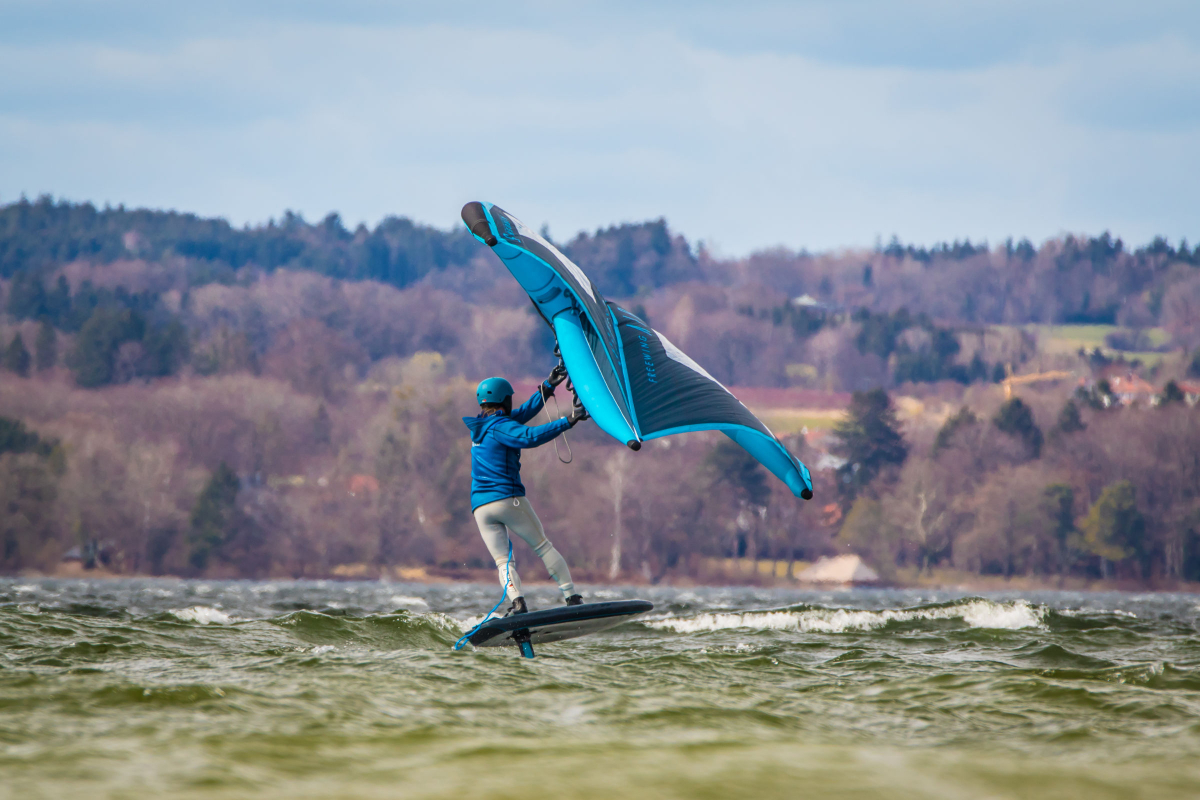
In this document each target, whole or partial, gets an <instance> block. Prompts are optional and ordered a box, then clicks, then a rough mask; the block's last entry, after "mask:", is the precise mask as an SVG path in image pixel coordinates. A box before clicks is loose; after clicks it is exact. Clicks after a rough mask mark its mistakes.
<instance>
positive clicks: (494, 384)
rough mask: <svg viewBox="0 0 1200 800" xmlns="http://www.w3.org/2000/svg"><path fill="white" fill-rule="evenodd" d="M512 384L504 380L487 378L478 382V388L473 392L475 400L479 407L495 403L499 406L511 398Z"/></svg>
mask: <svg viewBox="0 0 1200 800" xmlns="http://www.w3.org/2000/svg"><path fill="white" fill-rule="evenodd" d="M512 395H513V388H512V384H511V383H509V382H508V381H506V380H504V378H487V379H486V380H482V381H480V382H479V388H477V389H476V390H475V399H476V400H478V401H479V405H483V404H484V403H495V404H497V405H499V404H500V403H503V402H504V401H505V400H507V399H508V398H510V397H512Z"/></svg>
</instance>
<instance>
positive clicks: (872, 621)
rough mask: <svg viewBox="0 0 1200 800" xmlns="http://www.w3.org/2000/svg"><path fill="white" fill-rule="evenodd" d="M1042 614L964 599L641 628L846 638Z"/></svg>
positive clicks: (1003, 624) (987, 624) (673, 620)
mask: <svg viewBox="0 0 1200 800" xmlns="http://www.w3.org/2000/svg"><path fill="white" fill-rule="evenodd" d="M1045 615H1046V609H1045V608H1042V607H1040V606H1034V605H1030V604H1029V603H1027V602H1025V601H1023V600H1017V601H1015V602H1011V603H996V602H992V601H991V600H981V599H976V600H965V601H960V602H957V603H952V604H949V605H944V606H927V607H923V608H900V609H890V608H889V609H880V610H877V611H867V610H862V609H847V608H806V609H800V610H792V609H781V610H777V611H746V612H734V613H711V614H699V615H697V616H694V617H670V618H667V619H659V620H646V621H645V623H644V624H646V625H648V626H650V627H652V628H659V629H662V630H670V631H674V632H676V633H698V632H701V631H719V630H727V629H730V628H746V629H751V630H790V631H799V632H801V633H844V632H847V631H865V630H872V629H875V628H882V627H883V626H885V625H888V624H890V623H898V622H914V621H921V620H950V619H961V620H963V622H965V623H966V624H967V625H968V626H970V627H972V628H996V629H1007V630H1018V629H1020V628H1033V627H1037V626H1039V625H1041V624H1042V620H1043V619H1044V617H1045Z"/></svg>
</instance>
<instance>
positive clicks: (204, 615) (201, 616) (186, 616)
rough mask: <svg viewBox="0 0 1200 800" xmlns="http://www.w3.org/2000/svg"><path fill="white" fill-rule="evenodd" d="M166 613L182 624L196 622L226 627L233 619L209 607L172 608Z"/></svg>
mask: <svg viewBox="0 0 1200 800" xmlns="http://www.w3.org/2000/svg"><path fill="white" fill-rule="evenodd" d="M168 613H169V614H171V616H173V617H175V618H176V619H180V620H183V621H184V622H198V623H200V624H201V625H228V624H229V623H231V622H233V617H231V616H229V615H228V614H226V613H225V612H224V611H221V610H220V609H216V608H211V607H210V606H189V607H187V608H172V609H171V610H170V611H169V612H168Z"/></svg>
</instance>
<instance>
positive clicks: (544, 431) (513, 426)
mask: <svg viewBox="0 0 1200 800" xmlns="http://www.w3.org/2000/svg"><path fill="white" fill-rule="evenodd" d="M569 427H571V423H569V422H568V421H567V419H566V417H563V418H562V419H556V420H554V422H551V423H548V424H546V425H538V426H537V427H536V428H527V427H526V426H524V425H521V424H520V423H518V422H516V421H515V420H513V419H512V417H509V418H508V419H505V420H501V421H500V422H497V423H496V424H495V425H493V426H492V436H494V437H496V441H498V442H499V443H500V444H502V445H504V446H505V447H515V448H518V449H525V448H529V447H538V446H540V445H543V444H545V443H546V442H548V441H550V440H552V439H554V438H555V437H557V436H558V435H559V434H560V433H562V432H563V431H565V430H566V429H567V428H569Z"/></svg>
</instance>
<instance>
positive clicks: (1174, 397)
mask: <svg viewBox="0 0 1200 800" xmlns="http://www.w3.org/2000/svg"><path fill="white" fill-rule="evenodd" d="M1186 399H1187V398H1185V397H1184V395H1183V390H1182V389H1180V388H1179V384H1178V383H1176V382H1175V381H1167V385H1166V386H1164V387H1163V391H1162V394H1161V395H1160V396H1159V398H1158V402H1159V405H1160V406H1169V405H1171V404H1172V403H1182V402H1184V400H1186Z"/></svg>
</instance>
